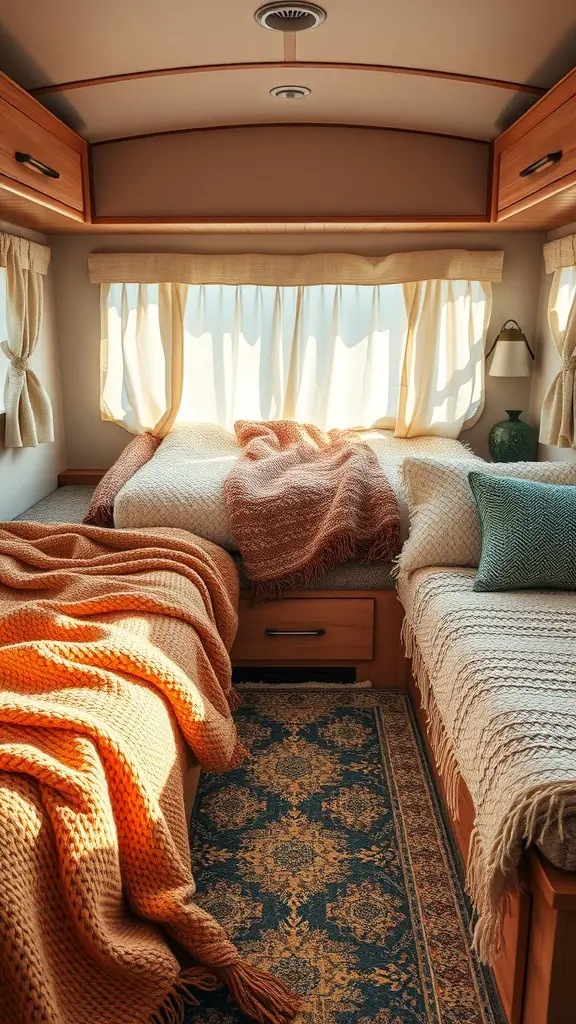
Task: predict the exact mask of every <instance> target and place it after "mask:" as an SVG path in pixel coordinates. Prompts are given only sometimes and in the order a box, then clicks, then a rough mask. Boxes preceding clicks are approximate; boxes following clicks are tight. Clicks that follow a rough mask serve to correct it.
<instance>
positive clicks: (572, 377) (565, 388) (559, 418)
mask: <svg viewBox="0 0 576 1024" xmlns="http://www.w3.org/2000/svg"><path fill="white" fill-rule="evenodd" d="M574 258H575V259H576V253H575V256H574ZM548 322H549V324H550V330H551V332H552V337H553V338H554V343H555V345H556V348H557V350H558V355H559V356H560V359H561V366H560V369H559V371H558V373H557V374H556V376H555V378H554V380H553V381H552V383H551V385H550V387H549V389H548V393H547V395H546V397H545V399H544V404H543V406H542V417H541V426H540V441H541V443H542V444H549V445H555V446H556V447H558V448H574V447H576V266H570V267H559V268H558V269H556V270H555V271H554V277H553V279H552V288H551V290H550V298H549V301H548Z"/></svg>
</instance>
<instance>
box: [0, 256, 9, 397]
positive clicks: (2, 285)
mask: <svg viewBox="0 0 576 1024" xmlns="http://www.w3.org/2000/svg"><path fill="white" fill-rule="evenodd" d="M6 314H7V311H6V269H5V267H0V338H6V337H7V336H8V321H7V315H6ZM7 373H8V360H7V359H0V412H5V411H6V403H5V400H4V388H5V386H6V375H7Z"/></svg>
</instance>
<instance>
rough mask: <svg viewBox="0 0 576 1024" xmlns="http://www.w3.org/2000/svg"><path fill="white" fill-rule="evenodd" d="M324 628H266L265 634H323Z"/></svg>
mask: <svg viewBox="0 0 576 1024" xmlns="http://www.w3.org/2000/svg"><path fill="white" fill-rule="evenodd" d="M325 632H326V630H325V629H266V630H265V633H266V636H324V634H325Z"/></svg>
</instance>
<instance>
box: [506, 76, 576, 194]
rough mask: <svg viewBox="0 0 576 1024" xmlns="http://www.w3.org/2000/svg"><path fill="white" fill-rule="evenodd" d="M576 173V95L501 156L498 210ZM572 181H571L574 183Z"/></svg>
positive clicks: (561, 183) (560, 184)
mask: <svg viewBox="0 0 576 1024" xmlns="http://www.w3.org/2000/svg"><path fill="white" fill-rule="evenodd" d="M574 172H576V96H572V97H571V99H569V100H567V101H566V102H565V103H563V104H562V105H561V106H560V107H558V108H557V109H556V110H555V111H553V112H552V113H551V114H549V115H548V117H546V118H544V120H542V121H540V123H539V124H537V125H535V126H534V128H532V129H531V130H530V131H528V132H526V134H525V135H522V136H521V138H519V139H518V140H517V141H516V142H515V143H513V144H512V145H511V146H508V147H507V148H506V149H504V150H503V151H502V153H501V156H500V169H499V179H498V210H505V209H506V208H507V207H509V206H512V205H514V204H515V203H518V202H520V201H522V200H524V199H527V198H528V197H529V196H532V195H533V196H534V202H537V201H538V196H537V193H538V192H539V191H540V190H541V189H543V188H545V187H547V186H550V185H554V184H555V183H557V184H558V191H560V190H561V189H562V188H563V179H565V178H566V176H567V175H572V174H573V173H574ZM571 183H572V182H570V184H571Z"/></svg>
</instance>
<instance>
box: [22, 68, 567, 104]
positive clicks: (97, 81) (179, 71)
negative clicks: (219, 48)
mask: <svg viewBox="0 0 576 1024" xmlns="http://www.w3.org/2000/svg"><path fill="white" fill-rule="evenodd" d="M274 68H278V69H280V68H294V69H296V70H306V69H308V68H320V69H325V70H333V71H371V72H376V73H379V74H385V75H416V76H420V77H424V78H442V79H445V80H447V81H450V82H467V83H471V84H473V85H481V86H488V87H492V88H495V89H507V90H509V91H510V92H524V93H529V94H530V95H531V96H543V95H544V94H545V93H546V92H547V90H546V89H542V88H540V87H539V86H537V85H525V84H523V83H521V82H507V81H503V80H501V79H498V78H481V77H479V76H478V75H464V74H458V73H457V72H454V71H437V70H434V69H433V68H410V67H404V66H403V65H400V64H351V63H347V62H340V61H301V60H298V61H259V62H239V63H232V64H190V65H185V66H183V67H178V68H152V69H150V70H148V71H127V72H125V73H124V74H121V75H103V76H102V77H101V78H80V79H78V80H77V81H74V82H59V83H56V84H54V85H43V86H40V87H39V88H37V89H30V93H31V94H32V95H33V96H49V95H51V94H52V93H58V92H73V91H74V90H76V89H89V88H92V87H94V86H100V85H114V84H117V83H119V82H135V81H138V80H140V79H145V78H163V77H165V76H167V75H197V74H207V73H210V72H214V71H255V70H261V69H274Z"/></svg>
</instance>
